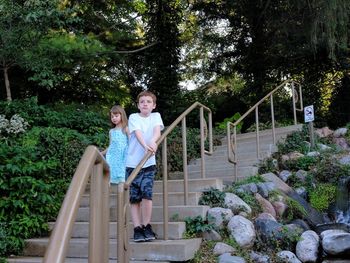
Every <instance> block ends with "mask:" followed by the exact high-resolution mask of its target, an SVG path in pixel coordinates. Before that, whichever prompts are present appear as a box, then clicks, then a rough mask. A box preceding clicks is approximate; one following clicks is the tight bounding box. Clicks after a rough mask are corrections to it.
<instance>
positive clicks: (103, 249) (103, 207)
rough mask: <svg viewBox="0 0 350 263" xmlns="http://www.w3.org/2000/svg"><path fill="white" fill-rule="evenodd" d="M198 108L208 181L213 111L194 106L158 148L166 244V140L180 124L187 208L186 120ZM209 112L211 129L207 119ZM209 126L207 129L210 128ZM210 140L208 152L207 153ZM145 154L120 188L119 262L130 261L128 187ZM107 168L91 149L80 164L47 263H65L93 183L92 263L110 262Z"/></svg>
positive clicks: (90, 250)
mask: <svg viewBox="0 0 350 263" xmlns="http://www.w3.org/2000/svg"><path fill="white" fill-rule="evenodd" d="M196 108H199V118H200V148H201V160H202V161H201V177H202V178H205V158H204V156H205V154H212V153H213V139H212V137H213V134H212V113H211V110H210V109H209V108H208V107H206V106H204V105H202V104H201V103H199V102H195V103H193V104H192V105H191V106H190V107H189V108H188V109H187V110H186V111H184V112H183V113H182V114H181V115H180V116H179V117H178V118H177V119H176V120H175V121H174V122H173V123H172V124H171V125H170V126H169V127H168V128H167V129H166V130H165V131H164V132H163V133H162V135H161V137H160V138H159V139H158V141H157V145H158V146H159V145H160V144H162V175H163V223H164V224H163V233H164V240H167V239H168V189H167V182H168V171H167V136H168V135H169V133H171V132H172V131H173V130H174V128H175V127H176V126H177V125H178V124H179V123H180V122H181V127H182V144H183V147H182V148H183V150H182V158H183V174H184V179H183V182H184V204H185V205H186V204H187V203H188V173H187V147H186V145H187V142H186V131H187V125H186V116H187V115H188V114H189V113H190V112H192V111H193V110H194V109H196ZM204 111H206V112H207V114H208V116H207V118H208V125H207V123H206V119H205V117H204ZM207 126H208V127H207ZM206 140H208V143H209V150H206V149H205V141H206ZM151 154H152V153H151V152H148V153H147V154H145V156H144V157H143V159H142V160H141V161H140V163H139V165H138V166H137V167H136V168H135V169H134V170H133V172H132V173H131V174H130V176H129V178H128V179H127V181H126V182H125V183H120V184H118V187H117V233H118V235H117V238H118V242H117V256H118V262H123V263H127V262H129V259H130V248H129V234H128V232H129V231H128V227H129V213H130V211H129V187H130V184H131V182H132V181H133V180H134V179H135V177H136V176H137V174H138V172H139V171H140V170H141V169H142V166H143V165H144V164H145V162H146V161H147V160H148V158H149V157H150V156H151ZM108 169H109V168H108V165H107V163H106V162H105V160H104V158H103V156H102V155H101V154H100V153H99V151H98V149H97V148H96V147H94V146H89V147H88V148H87V149H86V151H85V153H84V155H83V156H82V159H81V160H80V162H79V165H78V167H77V170H76V172H75V174H74V176H73V179H72V182H71V184H70V186H69V189H68V191H67V194H66V196H65V199H64V202H63V205H62V207H61V209H60V212H59V215H58V218H57V221H56V224H55V227H54V230H53V232H52V234H51V236H50V240H49V245H48V248H47V249H46V253H45V257H44V261H43V262H44V263H58V262H60V263H63V262H64V261H65V258H66V254H67V250H68V245H69V240H70V237H71V233H72V229H73V225H74V222H75V219H76V216H77V212H78V208H79V205H80V200H81V198H82V195H83V193H84V191H85V188H86V185H87V182H88V180H89V177H90V175H91V179H90V184H91V188H90V224H89V225H90V228H89V255H88V261H89V262H90V263H96V262H101V263H106V262H108V261H109V176H108V175H107V174H108V171H109V170H108Z"/></svg>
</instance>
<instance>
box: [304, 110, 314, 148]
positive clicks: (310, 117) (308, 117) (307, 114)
mask: <svg viewBox="0 0 350 263" xmlns="http://www.w3.org/2000/svg"><path fill="white" fill-rule="evenodd" d="M314 120H315V114H314V105H310V106H306V107H305V108H304V121H305V122H308V123H309V134H310V144H311V149H313V148H315V136H314V123H313V121H314Z"/></svg>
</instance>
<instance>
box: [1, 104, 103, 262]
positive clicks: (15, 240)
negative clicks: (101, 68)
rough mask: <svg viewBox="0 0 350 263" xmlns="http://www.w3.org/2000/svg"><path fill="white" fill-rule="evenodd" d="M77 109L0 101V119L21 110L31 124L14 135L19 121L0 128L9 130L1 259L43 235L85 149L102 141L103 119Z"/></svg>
mask: <svg viewBox="0 0 350 263" xmlns="http://www.w3.org/2000/svg"><path fill="white" fill-rule="evenodd" d="M59 107H60V106H56V108H59ZM82 108H83V107H82V106H80V107H79V106H76V107H75V108H74V106H73V105H69V106H68V105H67V106H66V107H65V109H64V110H62V111H61V112H57V111H55V108H54V107H48V106H38V105H37V101H36V99H35V98H31V99H28V100H26V101H23V102H22V103H21V101H14V102H11V103H0V115H1V116H6V117H7V118H9V116H14V115H16V114H18V112H20V116H25V117H24V119H23V121H27V120H28V123H29V125H30V126H26V127H25V128H26V129H23V130H21V132H17V131H18V130H19V129H13V127H15V125H14V124H15V123H16V125H17V124H20V123H22V124H23V121H22V120H20V119H18V118H16V121H14V122H13V125H12V126H11V127H12V128H11V129H9V127H10V126H6V127H5V130H6V131H7V130H9V131H10V132H8V131H7V133H3V131H1V133H2V134H1V135H2V136H1V137H0V191H1V193H2V198H1V199H0V225H1V226H0V235H3V236H4V235H5V236H6V238H2V239H1V240H0V241H1V242H0V246H1V247H0V248H1V249H0V256H6V255H8V254H11V253H13V254H18V253H20V252H21V249H22V248H23V246H24V239H26V238H31V237H34V236H41V235H44V234H47V232H48V225H47V222H48V221H53V220H55V218H56V216H57V213H58V211H59V208H60V205H61V203H62V200H63V197H64V194H65V192H66V189H67V187H68V183H69V182H70V180H71V178H72V176H73V174H74V171H75V169H76V167H77V164H78V162H79V160H80V158H81V155H82V153H83V152H84V150H85V148H86V146H87V145H89V144H91V143H96V145H98V146H104V145H105V143H106V142H107V140H108V129H109V127H108V117H102V115H101V114H98V113H91V112H89V111H87V109H86V108H84V110H81V109H82ZM62 112H63V113H62ZM67 117H68V118H67ZM1 120H2V121H4V120H5V118H3V117H2V119H1ZM2 121H0V122H1V123H3V122H2ZM5 122H6V121H5ZM45 125H48V126H51V127H45ZM65 126H66V127H65ZM16 127H17V128H18V127H20V126H18V125H17V126H16ZM21 127H22V126H21ZM22 128H23V127H22ZM0 130H1V129H0Z"/></svg>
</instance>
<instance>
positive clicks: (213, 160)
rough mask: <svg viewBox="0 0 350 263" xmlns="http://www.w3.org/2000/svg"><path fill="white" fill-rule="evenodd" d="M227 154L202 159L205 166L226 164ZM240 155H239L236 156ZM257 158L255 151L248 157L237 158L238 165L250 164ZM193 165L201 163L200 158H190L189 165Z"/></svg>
mask: <svg viewBox="0 0 350 263" xmlns="http://www.w3.org/2000/svg"><path fill="white" fill-rule="evenodd" d="M227 156H228V155H227V154H226V155H223V156H207V157H206V158H205V159H204V162H205V165H206V166H208V167H209V166H213V165H220V164H228V163H229V161H228V157H227ZM237 157H240V156H237ZM258 162H259V159H258V158H257V156H256V153H254V154H253V155H252V156H251V157H250V158H244V159H241V160H239V165H240V166H250V165H251V164H253V163H258ZM195 165H199V166H200V165H201V159H195V160H191V161H190V162H189V164H188V167H189V166H195Z"/></svg>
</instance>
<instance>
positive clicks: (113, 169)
mask: <svg viewBox="0 0 350 263" xmlns="http://www.w3.org/2000/svg"><path fill="white" fill-rule="evenodd" d="M109 117H110V120H111V124H112V127H114V128H112V129H110V130H109V146H108V148H107V149H106V150H104V151H103V152H102V154H106V161H107V163H108V165H109V170H110V182H111V183H112V184H118V183H121V182H125V162H126V156H127V153H128V144H129V130H128V119H127V117H126V113H125V110H124V109H123V108H122V107H121V106H119V105H116V106H113V107H112V109H111V110H110V112H109Z"/></svg>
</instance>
